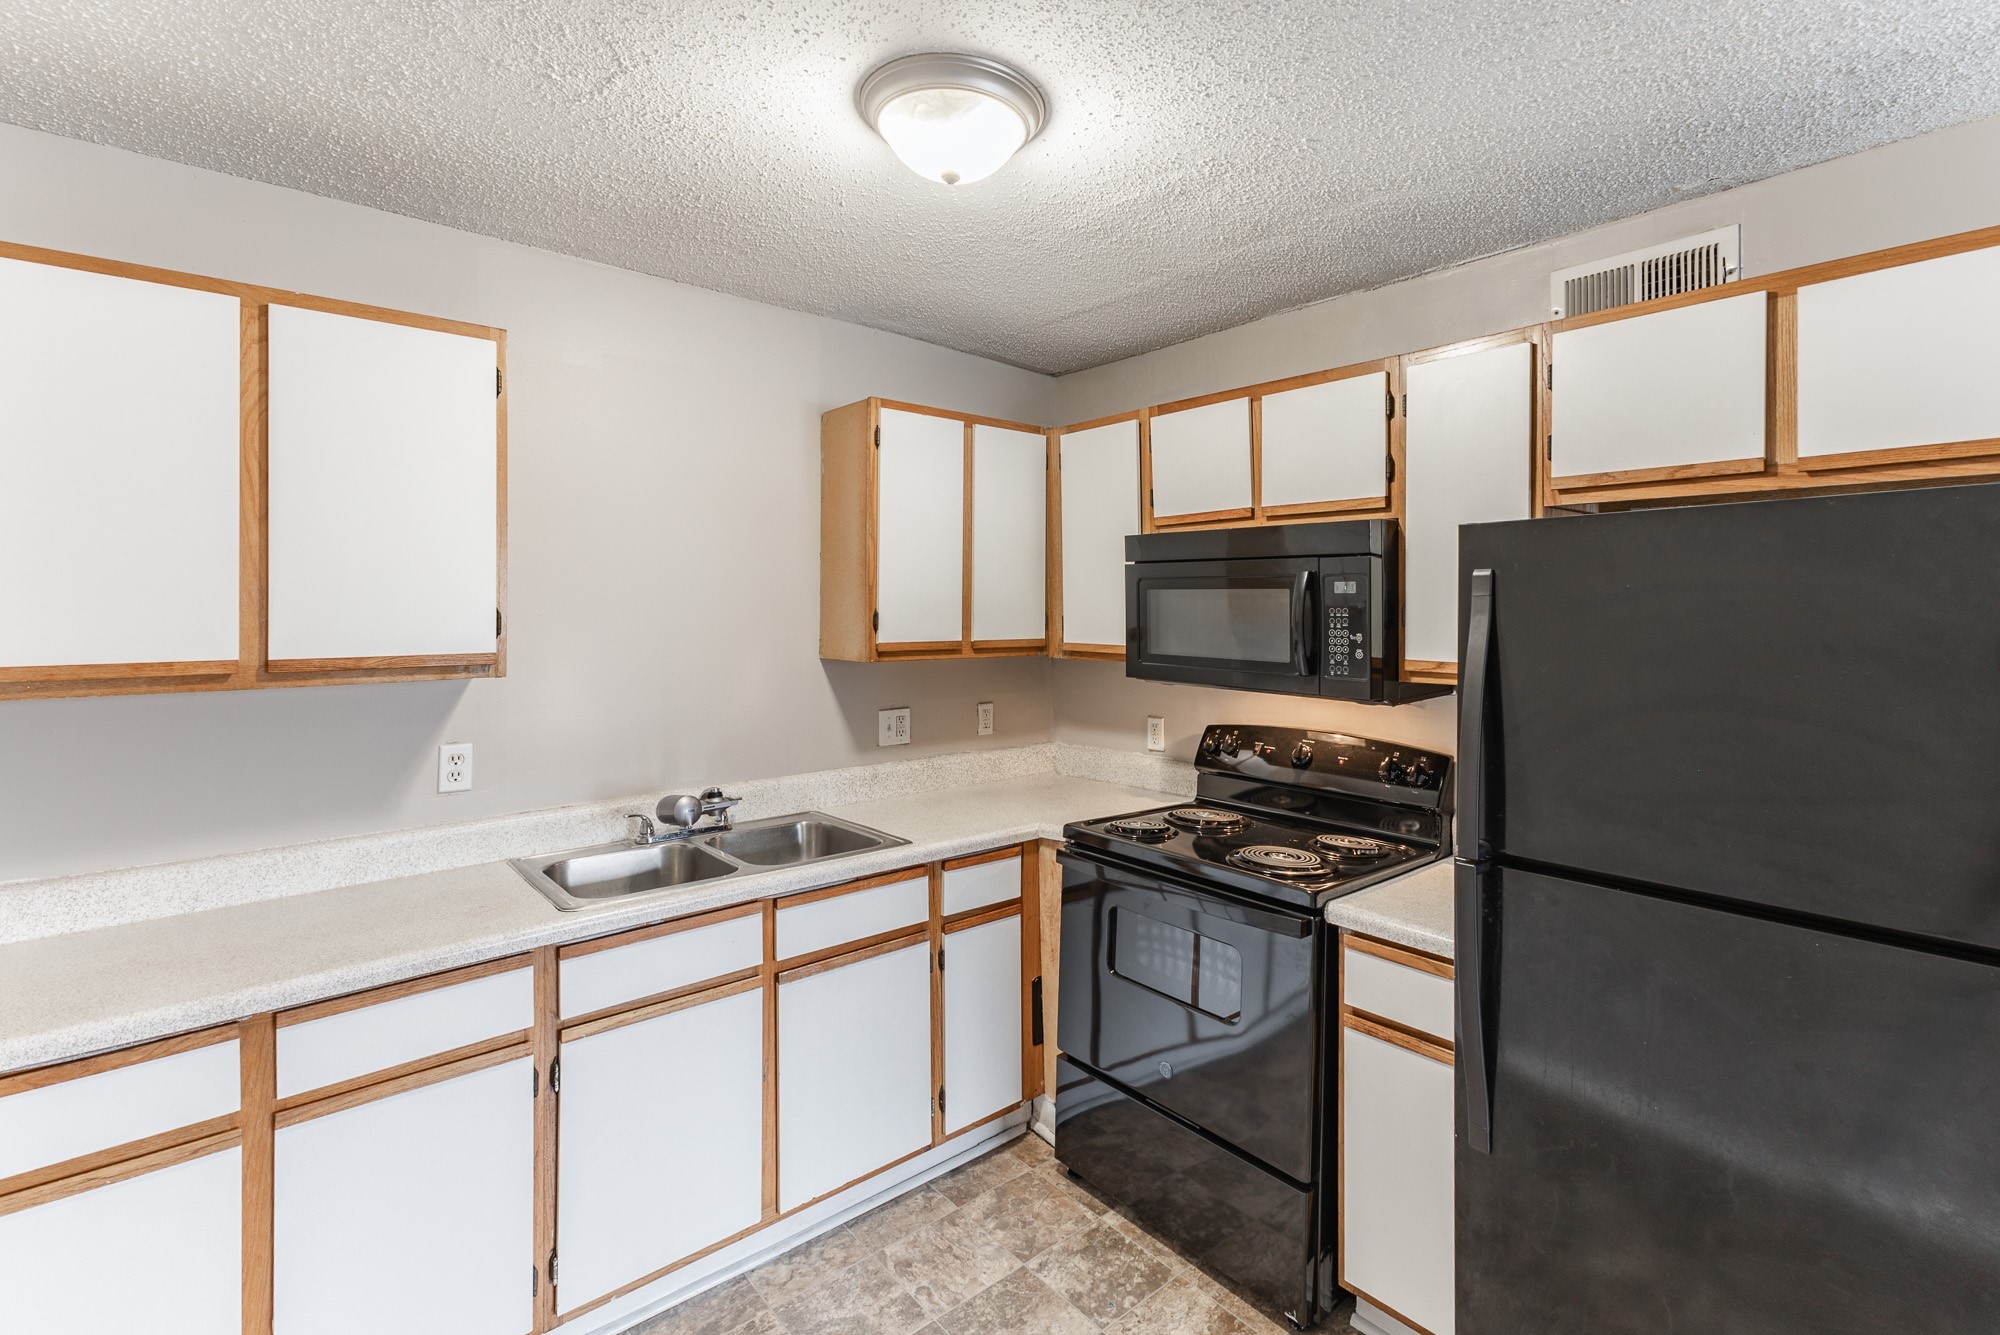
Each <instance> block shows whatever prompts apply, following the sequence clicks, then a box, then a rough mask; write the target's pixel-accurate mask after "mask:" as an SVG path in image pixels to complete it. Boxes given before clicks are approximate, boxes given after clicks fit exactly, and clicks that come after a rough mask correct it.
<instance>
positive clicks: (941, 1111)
mask: <svg viewBox="0 0 2000 1335" xmlns="http://www.w3.org/2000/svg"><path fill="white" fill-rule="evenodd" d="M938 1116H940V1117H942V1116H944V1086H943V1085H939V1086H938Z"/></svg>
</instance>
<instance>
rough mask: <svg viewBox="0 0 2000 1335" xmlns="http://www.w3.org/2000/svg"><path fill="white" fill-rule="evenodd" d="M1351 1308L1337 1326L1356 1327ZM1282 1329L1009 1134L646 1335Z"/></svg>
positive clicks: (1335, 1320) (1080, 1334)
mask: <svg viewBox="0 0 2000 1335" xmlns="http://www.w3.org/2000/svg"><path fill="white" fill-rule="evenodd" d="M1345 1313H1346V1309H1345V1308H1343V1309H1341V1311H1339V1312H1337V1313H1336V1314H1335V1315H1333V1316H1330V1317H1327V1318H1324V1319H1323V1320H1322V1321H1321V1323H1320V1325H1319V1327H1318V1332H1320V1333H1321V1335H1352V1328H1351V1327H1349V1326H1348V1325H1347V1321H1346V1315H1345ZM1099 1331H1102V1332H1105V1333H1106V1335H1278V1333H1279V1332H1289V1331H1290V1327H1289V1326H1287V1325H1286V1324H1285V1323H1284V1321H1283V1320H1282V1319H1281V1318H1279V1317H1278V1316H1277V1315H1276V1314H1274V1313H1270V1312H1265V1311H1261V1310H1259V1308H1258V1307H1257V1306H1255V1305H1254V1304H1253V1303H1251V1302H1250V1301H1248V1300H1247V1299H1245V1298H1243V1297H1242V1296H1239V1295H1238V1294H1237V1293H1236V1292H1235V1291H1234V1290H1233V1289H1232V1288H1231V1287H1230V1286H1229V1285H1228V1284H1227V1283H1226V1282H1225V1281H1223V1280H1222V1279H1220V1278H1218V1277H1216V1276H1214V1275H1212V1274H1210V1273H1208V1272H1206V1271H1204V1270H1202V1269H1201V1268H1199V1267H1197V1266H1196V1265H1194V1264H1192V1263H1191V1262H1189V1261H1187V1260H1185V1259H1183V1258H1182V1257H1180V1256H1179V1255H1177V1254H1175V1252H1174V1251H1173V1250H1172V1249H1171V1248H1169V1247H1168V1246H1167V1245H1166V1244H1165V1243H1163V1242H1161V1241H1160V1240H1158V1239H1157V1238H1154V1237H1152V1236H1151V1235H1149V1234H1148V1233H1147V1232H1146V1231H1145V1230H1144V1229H1142V1228H1141V1227H1140V1226H1139V1225H1137V1224H1136V1223H1134V1222H1133V1221H1132V1220H1130V1219H1129V1218H1127V1217H1126V1216H1125V1215H1124V1214H1122V1213H1120V1211H1119V1210H1118V1209H1117V1207H1116V1206H1115V1205H1114V1204H1113V1203H1112V1202H1110V1201H1108V1200H1105V1199H1102V1198H1100V1197H1098V1196H1096V1195H1095V1194H1093V1193H1092V1192H1090V1191H1089V1190H1088V1189H1086V1188H1085V1187H1084V1186H1083V1185H1082V1184H1081V1183H1078V1182H1074V1181H1071V1180H1070V1179H1069V1178H1068V1177H1067V1176H1065V1175H1064V1173H1063V1171H1062V1168H1061V1166H1060V1165H1059V1164H1057V1163H1056V1162H1055V1159H1054V1158H1053V1156H1052V1155H1051V1154H1050V1151H1049V1147H1048V1146H1047V1145H1046V1144H1044V1143H1043V1142H1042V1141H1041V1140H1040V1139H1038V1138H1037V1137H1035V1136H1033V1135H1025V1136H1022V1137H1020V1138H1019V1139H1016V1140H1013V1141H1010V1142H1008V1143H1007V1144H1006V1145H1003V1146H1001V1147H1000V1148H998V1149H996V1150H993V1151H991V1152H989V1153H987V1154H985V1155H982V1156H981V1157H980V1158H978V1159H975V1160H973V1161H972V1162H970V1163H968V1164H965V1165H963V1166H962V1167H959V1168H957V1169H954V1170H953V1171H952V1172H950V1173H948V1174H946V1175H945V1176H943V1177H940V1178H936V1179H934V1180H933V1181H931V1182H929V1183H927V1184H926V1185H924V1186H921V1187H918V1188H917V1189H916V1190H915V1191H911V1192H907V1193H905V1194H904V1195H901V1196H898V1197H897V1198H896V1199H894V1200H892V1201H889V1202H888V1203H887V1204H884V1205H880V1206H877V1207H876V1208H875V1209H874V1210H871V1211H870V1212H869V1213H867V1214H865V1215H862V1216H861V1217H860V1218H858V1219H853V1220H850V1221H848V1222H847V1223H845V1224H843V1225H841V1226H840V1227H839V1228H836V1229H834V1230H833V1231H831V1232H829V1233H824V1234H821V1235H820V1236H819V1237H817V1238H814V1239H813V1240H812V1241H811V1242H808V1243H806V1244H805V1245H803V1246H800V1247H796V1248H794V1249H793V1250H791V1251H789V1252H786V1253H785V1254H784V1255H782V1256H777V1257H773V1258H772V1259H771V1260H769V1261H766V1262H765V1263H764V1264H763V1265H761V1266H759V1267H758V1268H757V1269H755V1270H752V1271H749V1272H747V1273H745V1274H742V1275H739V1276H737V1277H736V1278H734V1279H732V1280H729V1281H728V1282H726V1283H724V1284H720V1285H718V1286H717V1287H715V1288H713V1289H710V1290H708V1291H707V1292H705V1293H702V1294H698V1295H697V1296H695V1297H694V1298H691V1299H689V1300H688V1301H687V1302H684V1303H682V1304H681V1305H680V1306H678V1307H675V1308H673V1309H672V1310H670V1311H667V1312H663V1313H661V1314H660V1315H658V1316H656V1317H654V1318H652V1319H651V1320H649V1321H647V1322H646V1323H644V1324H643V1325H641V1326H639V1327H637V1328H636V1329H635V1330H634V1331H633V1332H632V1335H1024V1333H1029V1332H1032V1333H1033V1335H1095V1333H1096V1332H1099Z"/></svg>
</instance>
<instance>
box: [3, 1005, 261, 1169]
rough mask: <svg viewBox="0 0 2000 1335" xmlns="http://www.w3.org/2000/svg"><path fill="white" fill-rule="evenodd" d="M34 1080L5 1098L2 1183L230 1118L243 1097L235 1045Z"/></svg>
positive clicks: (227, 1043) (231, 1041) (206, 1046)
mask: <svg viewBox="0 0 2000 1335" xmlns="http://www.w3.org/2000/svg"><path fill="white" fill-rule="evenodd" d="M170 1042H171V1040H170ZM177 1046H178V1045H177ZM78 1065H79V1066H80V1067H81V1066H82V1065H84V1064H83V1063H79V1064H78ZM59 1073H60V1068H58V1069H57V1072H53V1073H51V1074H59ZM32 1079H33V1078H32V1077H30V1078H29V1080H24V1081H21V1083H22V1084H24V1085H26V1086H27V1087H26V1088H22V1089H20V1090H19V1091H18V1092H16V1093H12V1094H6V1095H4V1096H0V1179H5V1178H9V1177H13V1176H15V1175H16V1174H19V1173H26V1172H31V1171H33V1170H34V1169H37V1168H47V1167H49V1166H50V1165H51V1164H59V1163H65V1162H67V1161H69V1160H71V1159H78V1158H81V1157H83V1156H84V1155H86V1154H95V1153H97V1152H98V1151H100V1150H108V1149H112V1148H114V1147H116V1146H119V1145H129V1144H131V1143H133V1142H134V1141H141V1140H146V1139H149V1138H151V1137H153V1136H158V1135H162V1134H164V1133H166V1132H169V1131H178V1130H180V1129H182V1128H183V1127H190V1126H196V1125H198V1124H200V1123H202V1122H208V1121H213V1120H214V1119H216V1118H218V1117H229V1116H233V1115H234V1114H235V1112H236V1110H237V1108H238V1106H239V1104H240V1101H241V1090H242V1074H241V1068H240V1065H239V1061H238V1057H237V1051H236V1040H235V1039H233V1038H230V1039H224V1040H222V1041H220V1042H213V1043H206V1044H204V1045H202V1046H200V1047H196V1048H191V1049H186V1050H183V1051H178V1052H167V1053H163V1054H162V1055H160V1056H157V1057H149V1058H142V1059H140V1060H137V1061H132V1062H129V1063H126V1064H124V1065H115V1066H110V1067H109V1068H108V1069H105V1070H100V1071H97V1072H95V1073H94V1074H90V1075H78V1076H74V1077H72V1078H70V1079H67V1080H56V1081H55V1082H54V1083H50V1084H40V1083H30V1082H31V1081H32ZM8 1083H9V1082H8V1081H7V1080H5V1079H0V1089H4V1088H6V1087H7V1085H8Z"/></svg>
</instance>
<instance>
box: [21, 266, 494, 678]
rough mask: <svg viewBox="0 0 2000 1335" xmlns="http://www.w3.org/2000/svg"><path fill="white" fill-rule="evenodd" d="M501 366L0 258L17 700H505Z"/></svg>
mask: <svg viewBox="0 0 2000 1335" xmlns="http://www.w3.org/2000/svg"><path fill="white" fill-rule="evenodd" d="M505 340H506V335H505V333H504V332H503V331H501V330H498V329H490V328H487V327H485V326H481V325H469V324H463V323H460V322H456V321H449V320H438V319H432V318H430V317H427V316H420V315H408V314H404V313H401V312H396V311H386V310H379V309H376V308H374V307H367V306H358V305H354V304H352V303H349V302H341V301H333V300H328V299H323V298H319V297H309V296H305V295H303V294H300V293H295V292H282V291H278V290H276V289H270V288H262V287H256V286H253V285H250V284H245V283H236V282H231V281H229V280H226V279H218V278H205V277H201V276H199V275H195V274H185V273H177V272H174V271H171V270H164V269H150V268H144V267H141V266H138V265H130V264H123V263H120V262H117V261H113V260H102V259H94V258H90V257H88V256H82V255H70V254H65V253H63V252H60V251H52V250H41V249H37V248H34V247H28V246H16V245H8V244H0V362H4V364H5V365H6V366H7V367H8V368H9V370H10V375H9V376H8V378H7V382H6V386H5V389H4V390H0V566H4V567H5V568H6V569H8V570H9V571H10V572H11V574H10V578H8V579H7V580H6V581H4V582H0V700H4V699H14V698H23V697H47V696H74V695H114V694H143V693H152V692H161V691H214V690H243V689H250V688H256V687H265V686H308V685H320V684H327V683H332V682H358V681H435V680H441V679H453V678H467V677H472V678H477V677H496V676H500V675H502V674H503V673H504V668H505V635H504V618H503V609H504V607H505V592H504V583H503V579H502V572H503V571H504V569H505V557H504V552H505V507H506V486H505V478H506V396H505V394H504V392H503V391H504V387H505V379H504V370H503V368H504V364H505V351H504V349H505Z"/></svg>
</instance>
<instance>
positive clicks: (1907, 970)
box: [1456, 486, 2000, 1335]
mask: <svg viewBox="0 0 2000 1335" xmlns="http://www.w3.org/2000/svg"><path fill="white" fill-rule="evenodd" d="M1459 554H1460V566H1461V570H1460V575H1461V591H1460V622H1461V625H1460V635H1461V646H1462V657H1461V659H1460V663H1461V690H1460V716H1459V727H1460V753H1459V800H1458V810H1459V829H1458V844H1459V848H1460V862H1459V865H1458V867H1457V878H1458V880H1457V891H1458V905H1457V914H1458V971H1457V978H1458V1003H1459V1012H1458V1035H1457V1045H1456V1046H1457V1053H1456V1064H1457V1081H1458V1145H1457V1230H1456V1247H1457V1276H1458V1287H1457V1335H1565V1333H1567V1332H1576V1333H1577V1335H1583V1333H1584V1332H1588V1333H1589V1335H1623V1333H1624V1332H1631V1333H1632V1335H1640V1332H1643V1333H1644V1335H1735V1333H1737V1332H1740V1333H1741V1335H1794V1333H1796V1335H1840V1333H1843V1332H1870V1335H1874V1333H1876V1332H1880V1331H1885V1330H1897V1331H1921V1332H1927V1333H1930V1335H1944V1333H1945V1332H1965V1333H1966V1335H1972V1333H1974V1332H1979V1333H1981V1335H1983V1333H1986V1332H1994V1331H2000V486H1970V487H1950V488H1938V489H1930V490H1916V491H1901V492H1877V493H1869V494H1860V495H1849V496H1837V497H1814V498H1802V499H1790V500H1777V501H1765V502H1757V503H1750V504H1738V505H1712V506H1693V507H1687V508H1681V509H1672V510H1655V511H1647V512H1631V513H1623V514H1603V515H1587V516H1575V517H1557V518H1549V519H1541V520H1532V521H1528V522H1524V523H1507V524H1485V525H1474V526H1468V527H1466V528H1464V529H1462V530H1461V531H1460V540H1459Z"/></svg>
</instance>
